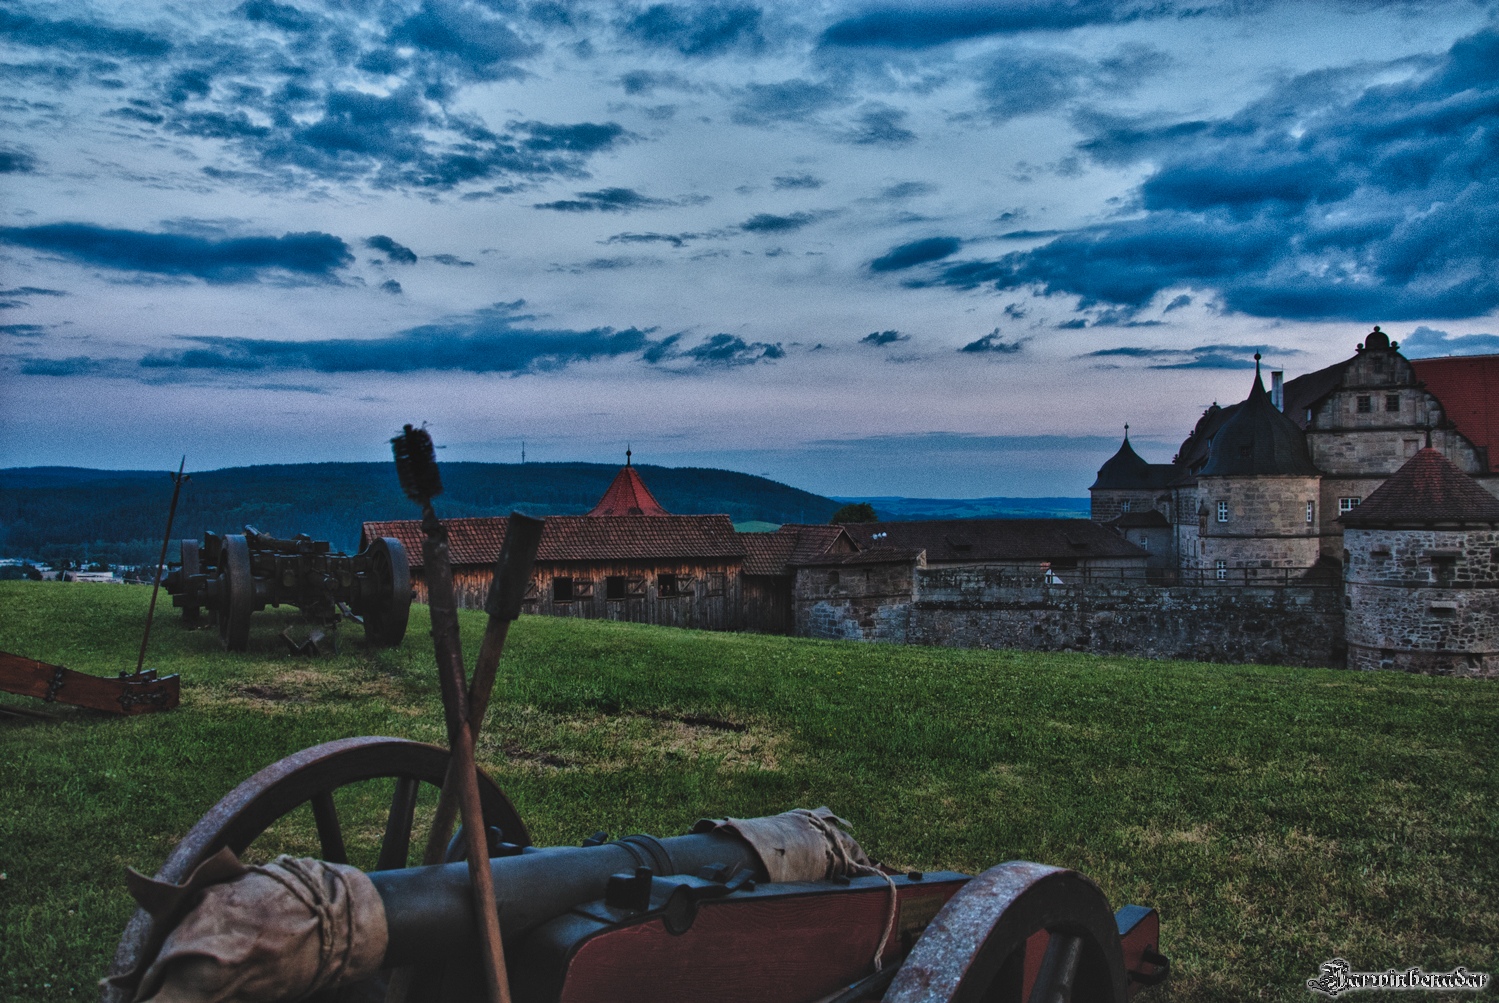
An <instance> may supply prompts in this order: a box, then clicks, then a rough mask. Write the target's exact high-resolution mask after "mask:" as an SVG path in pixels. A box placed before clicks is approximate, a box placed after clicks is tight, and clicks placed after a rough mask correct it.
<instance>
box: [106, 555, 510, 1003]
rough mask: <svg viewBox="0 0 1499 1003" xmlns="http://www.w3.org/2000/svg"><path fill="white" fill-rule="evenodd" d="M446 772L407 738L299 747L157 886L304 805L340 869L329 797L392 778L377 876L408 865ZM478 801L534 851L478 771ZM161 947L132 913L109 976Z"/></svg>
mask: <svg viewBox="0 0 1499 1003" xmlns="http://www.w3.org/2000/svg"><path fill="white" fill-rule="evenodd" d="M241 539H243V537H241ZM447 768H448V751H447V750H446V749H443V748H440V747H438V746H435V745H427V744H424V743H422V742H412V741H409V740H407V739H404V738H381V737H360V738H345V739H340V740H338V741H336V742H326V743H324V744H322V745H317V746H313V747H312V748H310V749H304V750H302V751H301V752H298V753H295V754H294V755H291V756H288V757H287V758H285V759H283V760H280V761H279V762H276V763H272V764H271V765H270V766H267V767H266V768H265V769H263V770H261V771H260V772H259V773H257V774H255V775H254V776H253V777H251V778H250V779H248V780H246V781H245V782H244V783H242V784H240V785H239V786H238V787H236V788H234V790H232V791H230V792H229V793H228V794H227V795H225V796H224V798H223V800H221V801H220V802H219V803H218V804H216V805H214V806H213V807H212V808H210V809H209V810H208V814H206V815H204V816H203V817H202V818H201V819H199V820H198V822H197V824H196V825H194V826H193V827H192V829H191V830H190V831H189V832H188V834H187V835H186V836H185V837H183V839H182V842H180V843H178V844H177V847H176V848H175V849H174V850H173V851H172V853H171V855H170V856H168V857H167V860H166V863H164V864H162V866H161V870H159V871H158V872H157V873H156V880H158V881H166V882H171V883H173V884H181V883H182V882H184V881H186V880H187V878H188V876H189V875H191V874H192V872H193V871H194V869H196V868H197V866H198V865H199V864H201V863H202V862H203V861H205V860H207V859H208V858H209V857H211V856H213V854H215V853H217V852H218V851H219V850H220V849H222V848H223V847H226V846H227V847H229V848H230V849H231V850H233V851H234V852H235V853H236V854H243V853H244V851H245V850H246V849H247V848H248V847H249V846H250V845H251V844H252V843H254V841H255V840H256V839H257V838H258V837H259V836H260V835H261V834H262V833H264V832H265V831H266V830H267V829H269V828H270V827H271V826H272V825H273V824H275V823H276V822H277V821H279V820H280V819H282V818H284V817H285V816H287V815H289V814H290V813H291V812H292V811H294V810H296V809H297V808H299V807H301V806H302V805H304V804H305V805H311V807H312V812H313V817H314V819H315V820H316V822H317V831H318V841H319V843H320V844H321V847H322V853H321V856H322V858H323V859H324V860H329V861H333V862H335V863H345V862H347V860H348V854H347V851H346V850H345V847H344V840H343V833H342V831H341V829H340V826H339V820H338V812H337V809H336V807H335V805H334V800H333V794H334V792H335V791H337V790H338V789H340V788H343V787H347V786H349V785H351V784H357V783H360V782H363V781H366V780H376V779H380V778H394V779H395V781H396V783H395V791H394V794H393V796H392V798H391V805H390V812H389V815H388V817H387V819H386V824H385V835H384V838H383V839H382V841H381V843H380V855H379V859H378V861H377V863H376V864H375V867H374V870H390V869H394V868H400V867H405V866H406V865H407V861H408V857H409V855H410V846H411V835H412V833H411V828H412V820H413V818H414V815H415V811H416V802H417V794H418V791H419V789H420V786H421V784H424V783H426V784H431V785H432V786H433V787H436V788H441V787H442V781H443V777H444V776H446V774H447ZM479 801H480V804H481V805H482V807H483V810H484V823H485V825H486V826H498V827H499V828H500V829H501V831H502V832H503V833H504V836H505V839H506V841H507V842H511V843H516V844H518V845H520V846H529V845H531V836H530V833H529V832H528V831H527V830H526V826H525V823H523V822H522V821H521V819H520V816H519V815H518V814H517V813H516V811H515V808H514V806H513V805H511V803H510V800H509V798H507V797H505V794H504V792H503V791H501V790H500V788H499V787H498V786H496V784H495V782H494V781H493V780H491V779H490V778H489V777H488V776H486V775H485V774H484V771H483V770H480V771H479ZM159 945H160V939H159V938H155V939H153V937H152V930H151V919H150V917H149V916H148V915H147V914H146V912H145V911H144V910H141V909H137V910H136V912H135V915H134V916H132V917H131V919H130V923H129V924H128V925H127V926H126V927H125V933H124V936H122V937H121V938H120V944H119V947H118V948H116V950H115V957H114V963H113V964H112V965H111V966H110V974H111V975H116V974H123V973H125V972H128V971H130V970H132V969H133V968H135V967H136V965H137V964H138V963H139V962H140V961H142V960H144V958H143V954H144V953H145V952H147V951H148V950H149V951H150V952H152V953H154V952H155V951H156V950H157V949H158V948H159ZM100 999H101V1003H126V1001H127V1000H128V999H129V996H128V994H126V993H125V992H123V991H121V990H119V989H116V988H113V987H110V986H106V987H105V989H104V991H103V994H102V996H101V997H100Z"/></svg>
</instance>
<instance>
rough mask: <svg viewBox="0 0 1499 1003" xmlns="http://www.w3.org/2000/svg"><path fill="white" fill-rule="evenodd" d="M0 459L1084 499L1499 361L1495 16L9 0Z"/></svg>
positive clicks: (1228, 7) (1039, 7)
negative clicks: (1286, 393) (1101, 486)
mask: <svg viewBox="0 0 1499 1003" xmlns="http://www.w3.org/2000/svg"><path fill="white" fill-rule="evenodd" d="M0 74H3V76H4V85H3V88H0V116H3V118H0V172H3V175H0V186H3V188H0V196H3V197H0V307H3V310H0V426H3V432H4V434H3V436H0V466H23V465H39V464H70V465H83V466H99V467H131V468H141V467H166V466H168V465H169V464H173V463H175V460H176V458H177V457H178V455H180V454H181V453H184V452H185V453H187V455H188V462H189V466H190V467H197V468H200V469H203V468H212V467H219V466H227V465H231V464H239V463H250V462H274V461H291V460H296V461H301V460H321V459H330V460H331V459H384V458H386V456H387V453H386V446H385V440H386V439H387V438H388V437H389V435H390V434H391V433H393V432H394V431H395V430H396V429H397V428H398V427H399V426H400V425H401V424H402V423H403V422H423V421H425V422H427V423H429V425H430V427H431V429H432V431H433V433H434V436H435V438H436V439H437V440H438V441H439V442H440V443H443V444H444V445H445V446H446V447H447V448H446V450H445V452H444V454H443V455H444V456H445V457H447V458H449V459H474V460H498V461H514V460H516V459H518V458H519V456H520V448H521V442H522V441H524V442H525V443H526V452H527V456H528V458H530V459H533V460H578V459H582V460H596V461H611V462H612V461H614V460H616V459H618V458H620V457H621V456H622V454H623V451H624V448H625V444H626V443H627V442H628V443H630V444H631V445H633V447H634V449H635V451H636V456H637V457H638V458H639V459H640V460H642V461H648V462H654V463H661V464H666V465H683V464H694V465H712V466H723V467H729V468H733V469H738V470H744V471H748V472H750V473H763V474H768V475H770V476H773V477H776V478H777V479H780V480H784V481H787V482H789V483H791V484H794V485H797V486H799V487H804V488H808V489H811V490H815V491H819V492H823V493H827V494H839V495H860V494H874V495H880V494H886V495H891V494H896V495H908V496H929V497H932V496H935V497H963V496H968V497H971V496H981V495H1081V494H1084V493H1085V491H1086V488H1087V486H1088V484H1089V483H1090V481H1091V478H1092V472H1093V471H1094V470H1095V469H1096V468H1097V466H1098V465H1099V463H1100V462H1101V461H1102V460H1103V459H1105V458H1107V456H1108V455H1109V454H1110V453H1112V451H1113V449H1114V448H1115V446H1116V445H1117V441H1118V436H1119V433H1120V430H1121V427H1122V425H1123V424H1124V423H1125V422H1129V423H1130V425H1131V427H1132V437H1133V438H1134V440H1135V441H1136V443H1137V445H1138V446H1139V447H1140V448H1141V451H1142V452H1144V453H1145V454H1146V455H1147V456H1148V457H1149V458H1151V459H1154V460H1159V461H1165V460H1168V459H1169V458H1170V456H1171V453H1172V452H1173V451H1174V448H1175V445H1176V444H1177V443H1178V442H1179V441H1180V439H1181V438H1182V437H1183V436H1184V435H1185V433H1186V432H1187V431H1188V430H1189V429H1190V427H1191V425H1192V423H1193V422H1194V421H1195V419H1196V417H1197V416H1198V414H1199V413H1200V412H1201V410H1202V409H1203V408H1204V407H1206V406H1207V405H1208V404H1210V403H1211V402H1213V401H1214V400H1218V401H1222V402H1225V403H1226V402H1228V401H1232V400H1238V399H1240V398H1242V397H1243V396H1244V394H1245V393H1246V392H1247V390H1248V386H1249V382H1250V379H1251V378H1252V367H1253V361H1252V355H1253V353H1254V352H1256V351H1259V352H1262V353H1264V355H1265V360H1266V363H1267V364H1269V365H1270V366H1271V367H1273V368H1279V369H1284V370H1286V372H1287V375H1288V377H1289V376H1294V375H1297V374H1299V373H1302V372H1306V371H1310V370H1312V369H1316V368H1320V367H1321V366H1324V365H1327V364H1329V363H1331V362H1334V361H1337V360H1338V359H1341V358H1343V357H1346V356H1347V355H1349V354H1351V352H1352V349H1353V347H1354V345H1355V344H1356V343H1357V342H1358V341H1359V340H1360V338H1361V336H1362V335H1363V334H1364V333H1365V332H1367V330H1368V329H1369V325H1371V324H1374V323H1379V324H1381V325H1383V327H1384V329H1385V330H1386V331H1388V332H1390V333H1391V335H1392V336H1394V337H1395V338H1397V339H1399V340H1400V341H1401V342H1402V343H1403V344H1404V346H1405V347H1406V349H1407V352H1408V354H1410V355H1412V356H1420V355H1444V354H1452V353H1457V352H1462V353H1475V352H1482V353H1489V352H1495V351H1499V333H1496V332H1499V318H1496V312H1499V183H1496V181H1499V5H1496V4H1495V3H1474V2H1450V3H1425V2H1406V3H1398V2H1391V3H1377V2H1352V0H1348V2H1325V3H1317V2H1312V0H1284V2H1275V0H1243V2H1215V0H1182V2H1175V0H1139V2H1135V0H1072V2H1066V0H1057V2H1050V0H1001V2H991V3H979V2H975V3H949V4H938V3H909V4H891V3H874V4H871V3H863V2H858V0H852V2H818V0H811V2H807V0H802V2H798V3H794V4H784V5H781V4H777V3H773V2H761V0H723V2H711V3H605V2H597V0H596V2H589V3H570V2H566V0H560V2H548V0H538V2H525V0H520V2H513V3H512V2H506V0H493V2H491V0H333V2H329V3H326V4H323V3H317V2H314V0H288V2H281V0H246V2H243V3H240V4H238V5H235V4H233V3H225V4H213V3H210V4H182V3H151V2H147V3H141V2H134V3H129V4H125V3H118V4H109V3H95V4H86V3H83V2H77V3H54V4H46V3H36V2H32V0H7V3H6V5H5V7H4V8H3V9H0Z"/></svg>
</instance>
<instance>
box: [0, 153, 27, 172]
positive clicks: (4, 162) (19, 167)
mask: <svg viewBox="0 0 1499 1003" xmlns="http://www.w3.org/2000/svg"><path fill="white" fill-rule="evenodd" d="M35 170H36V158H35V157H33V156H32V155H31V154H29V153H23V152H21V151H20V150H0V174H30V173H32V172H33V171H35Z"/></svg>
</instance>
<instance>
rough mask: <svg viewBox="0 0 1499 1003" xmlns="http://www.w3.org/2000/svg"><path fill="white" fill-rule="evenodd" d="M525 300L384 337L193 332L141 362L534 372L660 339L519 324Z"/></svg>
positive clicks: (166, 366) (157, 366) (631, 351)
mask: <svg viewBox="0 0 1499 1003" xmlns="http://www.w3.org/2000/svg"><path fill="white" fill-rule="evenodd" d="M520 306H521V304H520V303H519V302H517V303H510V304H497V305H496V306H494V307H491V308H488V309H486V310H481V311H479V312H477V313H475V314H472V315H469V316H466V317H461V318H458V319H456V320H453V321H450V322H446V323H440V324H427V325H424V326H422V327H416V328H411V329H410V330H407V331H403V332H401V333H399V334H395V335H391V336H389V337H383V338H357V339H356V338H337V339H327V340H321V341H273V340H260V339H254V338H220V337H207V336H202V337H189V338H181V339H179V341H182V342H185V343H187V347H183V348H176V349H165V350H162V351H159V352H155V353H152V354H151V355H148V356H146V357H145V358H143V359H141V362H140V364H141V366H142V367H144V368H146V369H154V370H171V369H182V370H221V371H230V372H240V371H260V370H288V369H310V370H313V371H316V372H323V373H366V372H382V373H407V372H415V371H418V370H456V371H463V372H471V373H511V374H519V373H531V372H542V371H551V370H557V369H562V368H564V367H566V366H568V365H571V364H573V363H577V362H584V361H588V360H591V359H607V358H613V357H616V356H629V355H639V354H640V353H642V352H643V351H645V350H646V349H647V348H649V347H650V346H651V345H652V344H654V342H652V341H651V340H650V339H649V338H647V337H646V332H644V331H640V330H638V329H636V328H629V329H627V330H623V331H616V330H614V329H613V328H607V327H601V328H595V329H593V330H591V331H567V330H537V329H533V328H526V327H518V326H516V325H517V324H518V323H522V322H525V321H528V320H529V319H530V318H529V317H527V316H525V315H522V314H519V313H517V312H516V311H517V310H518V309H519V307H520Z"/></svg>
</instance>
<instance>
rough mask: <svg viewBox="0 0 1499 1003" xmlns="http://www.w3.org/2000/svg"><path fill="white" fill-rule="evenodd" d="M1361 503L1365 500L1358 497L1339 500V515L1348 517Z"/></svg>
mask: <svg viewBox="0 0 1499 1003" xmlns="http://www.w3.org/2000/svg"><path fill="white" fill-rule="evenodd" d="M1361 501H1363V499H1362V498H1357V497H1353V498H1339V499H1338V515H1347V514H1348V513H1349V512H1352V511H1353V510H1354V509H1356V508H1358V505H1359V502H1361Z"/></svg>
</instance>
